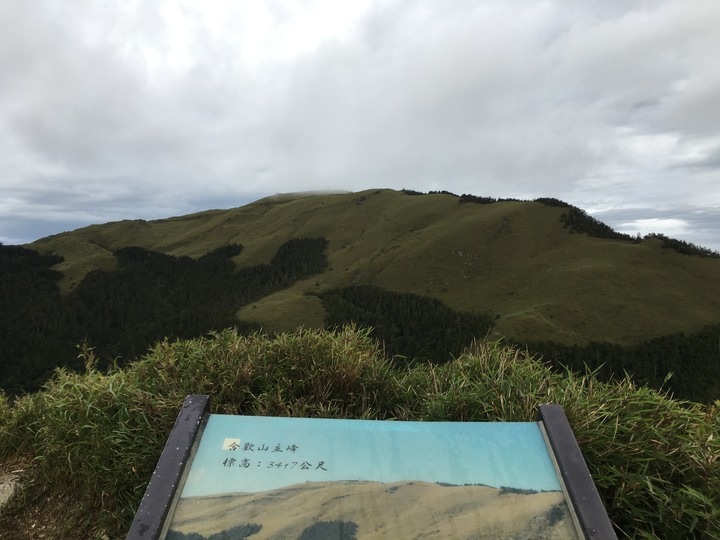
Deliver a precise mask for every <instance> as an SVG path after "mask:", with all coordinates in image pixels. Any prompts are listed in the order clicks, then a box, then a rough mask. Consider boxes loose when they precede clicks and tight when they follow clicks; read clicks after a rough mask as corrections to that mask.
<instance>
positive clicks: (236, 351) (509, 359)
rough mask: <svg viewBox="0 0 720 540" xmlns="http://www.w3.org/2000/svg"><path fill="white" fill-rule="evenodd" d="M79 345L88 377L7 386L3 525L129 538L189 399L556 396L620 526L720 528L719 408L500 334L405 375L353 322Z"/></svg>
mask: <svg viewBox="0 0 720 540" xmlns="http://www.w3.org/2000/svg"><path fill="white" fill-rule="evenodd" d="M83 354H84V357H85V360H86V364H87V369H86V373H84V374H76V373H70V372H67V371H63V370H58V372H57V373H56V376H55V377H54V379H53V380H52V381H51V382H50V383H48V384H47V386H46V387H45V389H44V390H43V391H41V392H39V393H36V394H33V395H28V396H24V397H22V398H19V399H17V400H16V401H14V402H13V403H10V402H9V401H8V400H7V399H5V398H4V397H0V463H2V461H12V460H31V461H30V463H31V464H30V466H29V467H28V470H27V473H26V476H25V478H24V479H23V486H24V489H23V490H22V492H21V493H20V495H19V496H18V497H16V498H15V500H14V501H13V502H12V504H11V505H10V506H8V507H6V508H5V509H4V510H3V512H2V515H0V531H11V530H12V527H14V525H12V524H13V523H14V524H17V523H20V524H22V523H29V521H30V520H31V519H32V518H33V516H36V515H37V513H38V512H39V511H44V512H47V515H54V516H55V517H56V520H55V521H56V522H57V526H56V527H55V529H54V531H53V533H54V535H55V537H58V538H81V537H82V538H84V537H88V538H90V537H103V535H105V537H108V538H122V537H123V536H124V533H125V531H126V530H127V528H128V526H129V523H130V521H131V520H132V517H133V515H134V512H135V510H136V507H137V504H138V502H139V500H140V498H141V496H142V493H143V492H144V489H145V486H146V484H147V482H148V480H149V478H150V475H151V474H152V470H153V468H154V466H155V463H156V461H157V459H158V457H159V455H160V452H161V450H162V447H163V444H164V441H165V439H166V437H167V435H168V433H169V431H170V429H171V427H172V424H173V422H174V419H175V416H176V414H177V411H178V409H179V407H180V405H181V404H182V401H183V399H184V397H185V395H187V394H209V395H210V396H211V397H212V399H211V408H212V411H213V412H216V413H228V414H252V415H276V416H305V417H336V418H366V419H389V418H396V419H402V420H430V421H432V420H455V421H484V420H489V421H528V420H534V418H535V414H536V411H537V406H538V405H539V404H542V403H547V402H553V403H559V404H560V405H562V406H563V407H564V408H565V411H566V413H567V415H568V417H569V419H570V422H571V425H572V427H573V429H574V432H575V434H576V437H577V439H578V442H579V444H580V446H581V448H582V450H583V453H584V455H585V458H586V460H587V461H588V465H589V467H590V470H591V472H592V473H593V477H594V479H595V482H596V484H597V486H598V489H599V490H600V493H601V495H602V497H603V499H604V501H605V504H606V507H607V509H608V512H609V514H610V517H611V519H612V520H613V522H614V524H615V526H616V527H617V529H618V531H619V533H620V534H621V535H623V534H624V535H626V536H628V537H644V538H693V537H697V538H720V533H719V532H718V531H720V460H719V459H718V458H719V457H720V414H718V405H720V403H716V404H715V405H711V406H701V405H697V404H692V403H684V402H678V401H674V400H671V399H669V398H667V397H665V396H663V395H661V394H659V393H657V392H655V391H652V390H649V389H646V388H639V387H636V386H635V385H634V384H633V383H632V382H630V381H629V380H622V381H619V382H617V383H612V384H608V383H600V382H598V381H597V380H595V378H594V377H593V376H592V374H588V375H586V376H577V375H573V374H572V373H567V374H564V375H561V374H557V373H554V372H552V371H551V370H550V369H549V368H547V367H546V366H544V365H543V364H541V363H540V362H538V361H536V360H534V359H532V358H530V357H528V356H527V355H526V354H525V353H523V352H521V351H518V350H516V349H512V348H507V347H504V346H502V345H501V344H499V343H492V342H489V343H481V344H478V345H477V346H476V347H474V349H473V351H471V352H468V353H466V354H464V355H462V356H461V357H459V358H457V359H456V360H454V361H452V362H450V363H448V364H445V365H440V366H429V365H426V366H416V367H412V368H408V369H403V370H396V369H394V368H392V367H391V364H390V363H389V362H388V361H387V360H386V359H385V358H384V356H383V354H382V352H381V351H380V349H379V348H378V345H377V344H376V343H375V342H374V341H373V340H372V339H371V338H370V337H369V335H368V332H367V331H365V330H361V329H357V328H354V327H348V328H345V329H344V330H343V331H341V332H338V333H336V334H334V333H330V332H325V331H305V330H299V331H296V332H294V333H290V334H281V335H279V336H277V337H275V338H272V339H271V338H268V337H266V336H263V335H260V334H256V335H252V336H249V337H241V336H238V335H237V334H236V333H235V332H233V331H231V330H227V331H224V332H221V333H219V334H215V335H212V336H209V337H207V338H203V339H196V340H188V341H178V342H175V343H169V342H162V343H159V344H157V345H156V346H155V347H154V348H153V349H152V350H151V351H150V352H149V354H148V355H147V356H146V357H145V358H143V359H142V360H141V361H139V362H137V363H135V364H133V365H131V366H129V367H127V368H125V369H118V370H113V371H111V372H110V373H108V374H103V373H101V372H99V371H98V370H97V369H95V368H94V364H95V362H96V359H95V358H94V356H93V353H92V351H90V350H85V351H84V353H83ZM1 534H2V533H0V535H1Z"/></svg>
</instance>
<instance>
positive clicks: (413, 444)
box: [165, 415, 583, 540]
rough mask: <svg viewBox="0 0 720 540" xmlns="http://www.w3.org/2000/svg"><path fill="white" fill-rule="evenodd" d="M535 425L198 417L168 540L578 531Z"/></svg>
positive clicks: (569, 534)
mask: <svg viewBox="0 0 720 540" xmlns="http://www.w3.org/2000/svg"><path fill="white" fill-rule="evenodd" d="M576 523H577V520H576V518H575V516H574V513H573V510H572V505H569V504H568V502H567V500H566V496H565V494H564V492H563V485H562V484H561V481H560V480H559V478H558V474H557V471H556V467H555V464H554V461H553V457H552V455H551V451H549V450H548V446H547V444H546V440H545V437H544V436H543V429H542V424H541V423H535V422H510V423H489V422H482V423H479V422H399V421H373V420H332V419H305V418H271V417H247V416H227V415H209V416H208V419H207V424H206V426H205V428H204V431H203V432H202V436H201V438H200V441H199V444H198V445H197V449H196V452H195V455H194V457H193V458H192V461H191V464H190V467H189V470H188V471H187V473H186V478H185V482H184V484H183V485H182V486H181V490H180V493H179V498H178V499H177V501H176V504H175V505H174V512H172V515H171V516H170V517H169V520H168V524H167V525H166V526H165V532H166V534H167V536H166V537H167V538H168V539H171V540H190V539H193V540H201V539H211V538H213V539H216V538H217V539H220V538H251V539H261V538H293V539H295V538H299V539H304V540H309V539H314V538H342V539H354V538H358V539H361V538H373V539H380V538H393V539H396V538H555V539H571V538H572V539H576V538H582V537H583V536H582V535H579V534H578V528H577V526H576Z"/></svg>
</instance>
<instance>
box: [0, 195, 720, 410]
mask: <svg viewBox="0 0 720 540" xmlns="http://www.w3.org/2000/svg"><path fill="white" fill-rule="evenodd" d="M0 247H2V248H4V249H3V250H2V253H3V254H4V255H3V260H2V264H3V269H4V270H3V272H4V273H5V277H4V284H2V286H3V287H4V290H7V291H9V292H8V293H6V294H5V298H6V300H5V301H6V302H7V306H6V307H5V308H4V309H3V311H4V313H5V319H3V321H0V323H2V324H0V327H4V328H5V334H6V335H5V336H2V335H0V338H2V340H3V345H4V351H5V352H4V354H5V358H4V359H3V358H0V386H3V387H5V388H6V389H10V390H15V391H17V390H18V389H33V388H36V387H37V385H38V384H40V383H41V382H42V381H43V380H45V379H46V378H47V377H48V376H49V373H50V370H51V368H52V367H53V366H55V365H68V366H70V367H73V368H81V367H82V366H80V365H79V360H77V358H76V357H77V352H76V351H75V350H74V346H75V345H76V344H78V343H80V342H83V341H85V342H87V344H88V345H89V346H95V347H97V348H98V352H99V353H100V356H101V357H103V358H105V359H106V360H105V362H106V363H110V362H111V361H112V359H113V358H116V359H118V360H119V361H120V362H125V361H128V360H132V359H134V358H137V357H138V356H139V355H140V354H142V353H143V352H144V351H145V350H147V347H149V346H150V345H152V344H153V343H155V342H156V341H157V340H161V339H163V338H164V337H168V338H170V339H175V338H189V337H193V336H196V335H202V334H203V333H206V332H208V331H211V330H219V329H221V328H223V327H226V326H232V325H238V326H239V327H240V328H241V329H246V330H250V329H253V328H260V327H262V328H263V329H265V330H266V331H268V332H277V331H285V330H292V329H294V328H296V327H298V326H305V327H321V326H323V325H329V326H333V325H341V324H343V323H348V322H357V323H359V324H363V325H369V326H374V327H375V329H376V330H375V336H376V337H377V338H378V339H381V340H383V341H384V343H385V345H386V350H387V352H388V353H389V354H390V355H400V356H398V357H397V358H401V357H406V359H407V361H412V360H413V359H422V360H432V361H445V360H447V358H448V355H452V356H456V355H457V354H459V353H460V352H461V351H462V349H463V348H464V347H466V346H468V345H470V344H471V342H472V339H473V338H483V337H485V336H486V335H489V336H490V337H491V338H500V337H503V338H505V339H508V340H511V341H513V342H515V343H518V344H520V345H522V346H527V347H529V348H530V349H531V351H533V352H535V353H538V354H541V355H544V356H545V357H546V359H548V360H549V361H551V362H552V363H553V364H554V365H556V366H560V365H566V366H571V367H573V368H579V369H582V368H583V366H585V365H587V366H589V367H591V368H593V369H598V370H600V371H599V375H601V376H602V377H604V378H610V377H613V376H619V375H622V373H623V372H624V371H628V372H631V373H633V374H635V375H636V380H638V381H639V382H646V383H648V384H651V385H653V386H655V387H658V386H661V385H662V384H664V381H665V377H666V375H667V374H668V373H669V372H672V371H674V372H675V373H676V376H675V378H674V379H672V380H671V383H670V384H669V385H667V386H666V388H669V389H670V390H672V391H673V392H675V393H676V395H678V396H680V397H686V398H689V399H695V400H699V401H707V400H712V399H715V398H717V397H718V396H719V395H720V348H718V346H717V344H718V343H720V326H719V325H718V323H720V316H719V314H720V309H719V307H720V306H719V303H720V257H719V256H718V254H717V253H713V252H711V251H710V250H706V249H704V248H699V247H697V246H694V245H692V244H687V243H684V242H679V241H674V240H672V239H669V238H666V237H663V236H661V235H651V236H648V237H645V238H644V239H641V238H633V237H630V236H627V235H622V234H619V233H616V232H614V231H612V229H610V228H609V227H607V226H606V225H604V224H602V223H600V222H598V221H596V220H594V219H593V218H591V217H589V216H588V215H587V214H586V213H585V212H583V211H582V210H581V209H578V208H575V207H572V206H570V205H567V204H566V203H563V202H562V201H558V200H556V199H547V198H546V199H538V200H536V201H518V200H496V199H491V198H484V197H477V196H469V195H463V196H460V197H458V196H456V195H453V194H450V193H430V194H420V193H417V192H412V191H403V192H398V191H392V190H368V191H364V192H359V193H339V194H337V193H336V194H288V195H278V196H274V197H268V198H265V199H261V200H259V201H256V202H254V203H252V204H249V205H246V206H243V207H240V208H234V209H230V210H210V211H207V212H201V213H197V214H192V215H188V216H181V217H176V218H170V219H164V220H156V221H142V220H135V221H121V222H116V223H108V224H105V225H93V226H90V227H85V228H82V229H78V230H76V231H72V232H67V233H63V234H59V235H54V236H51V237H48V238H44V239H42V240H38V241H37V242H34V243H32V244H29V245H27V246H24V248H20V247H15V246H0ZM19 334H23V335H24V336H25V337H24V338H23V339H24V341H22V342H20V341H18V339H16V338H15V337H14V336H15V335H19ZM8 344H9V345H8ZM38 344H42V345H38ZM38 347H40V348H38ZM31 349H32V350H33V351H34V352H32V355H31V356H28V357H27V359H26V357H25V356H23V355H24V354H26V352H27V351H28V350H31ZM33 355H34V356H33ZM70 358H72V359H70ZM18 359H20V360H18ZM48 359H50V360H48ZM28 381H30V382H28Z"/></svg>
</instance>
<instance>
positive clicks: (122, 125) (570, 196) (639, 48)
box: [0, 0, 720, 238]
mask: <svg viewBox="0 0 720 540" xmlns="http://www.w3.org/2000/svg"><path fill="white" fill-rule="evenodd" d="M267 5H268V6H269V9H268V17H270V18H271V19H272V22H273V24H274V28H275V29H276V30H277V32H282V31H283V29H284V28H285V27H284V26H283V25H285V24H286V23H288V22H289V21H291V20H292V17H293V16H294V15H293V13H294V11H295V10H296V9H300V8H297V5H295V4H292V3H288V2H282V1H276V2H272V3H268V4H267ZM167 9H174V10H177V11H178V13H179V15H178V16H180V17H188V21H190V22H189V23H188V25H187V28H186V34H185V36H184V39H185V42H183V44H181V45H183V47H185V48H186V49H187V51H186V53H187V54H186V57H182V55H181V58H179V59H178V58H174V57H173V56H172V55H169V54H167V53H169V52H172V51H174V49H173V47H177V46H178V43H177V42H176V41H175V40H176V39H177V37H176V36H175V35H174V33H173V28H172V27H171V26H168V24H167V21H166V19H165V17H166V13H165V11H163V10H167ZM204 15H205V14H204V8H200V7H198V6H197V5H195V4H192V3H183V2H173V3H168V4H167V5H165V6H163V5H161V4H156V3H148V2H140V3H136V4H129V3H125V2H104V3H93V2H76V3H75V2H74V3H72V4H68V5H65V4H62V5H60V4H57V3H55V2H50V1H46V2H43V1H40V0H28V1H27V2H5V3H3V4H2V5H0V21H1V22H0V25H1V28H0V30H1V31H0V70H1V71H0V74H2V77H3V85H2V87H0V156H4V157H0V167H2V169H0V183H1V185H2V191H3V195H2V196H0V204H2V208H4V209H10V210H11V211H12V212H13V213H15V214H16V215H18V216H20V215H22V216H30V215H37V214H38V213H39V211H40V209H45V208H46V206H45V205H46V204H48V201H50V202H52V201H54V202H55V205H54V208H55V209H57V212H58V213H57V215H58V216H62V215H63V213H64V214H68V215H70V214H72V213H73V212H75V211H76V210H77V209H78V208H83V206H89V207H90V208H92V212H93V216H96V217H97V218H98V219H101V220H102V219H104V217H107V218H108V219H106V221H107V220H109V219H119V218H121V217H144V218H147V217H152V215H153V213H155V215H157V216H158V217H161V216H163V215H173V214H175V215H177V214H180V213H182V212H183V211H184V210H186V209H188V208H192V209H193V210H197V209H201V208H197V206H196V205H195V203H194V202H193V201H200V202H204V203H206V204H213V205H215V206H220V207H226V206H233V205H234V204H230V205H223V204H221V203H222V201H225V200H228V201H236V200H249V198H251V197H254V196H258V197H260V196H263V195H266V194H272V193H276V192H282V191H301V190H310V189H327V188H344V189H364V188H369V187H378V186H382V187H395V188H401V187H410V188H415V189H425V190H427V189H448V190H450V191H455V192H466V193H477V194H482V195H494V196H516V197H537V196H555V197H559V198H563V199H567V200H570V201H575V203H576V204H579V205H581V206H586V207H596V208H598V207H603V208H604V207H615V208H618V207H627V206H628V205H632V204H635V205H638V204H639V201H643V204H647V205H648V206H650V207H654V208H659V209H661V210H662V209H663V208H664V207H665V205H668V204H677V205H678V207H682V208H684V209H685V210H687V211H688V212H690V211H691V210H692V209H694V208H698V207H699V206H698V205H700V206H701V207H702V206H704V207H705V208H706V209H707V212H708V213H712V212H714V211H716V210H717V208H720V200H718V199H717V198H718V197H719V196H720V195H718V190H717V177H718V176H717V175H718V171H719V170H720V157H718V150H717V148H720V146H718V144H720V128H718V126H720V116H718V115H720V112H718V111H720V108H718V107H716V106H714V101H713V100H714V98H715V96H717V95H718V91H720V79H719V78H717V76H715V75H714V71H716V70H713V68H714V67H716V58H715V56H716V54H715V51H717V50H718V49H720V33H718V32H717V30H716V28H717V25H718V23H720V5H719V4H717V2H715V1H714V0H708V1H699V2H697V3H695V4H693V6H692V7H690V6H688V5H687V4H683V3H676V2H670V1H665V2H654V1H653V2H650V1H648V2H636V3H633V4H630V5H628V4H627V3H625V2H620V1H609V2H602V3H592V4H587V3H585V4H575V5H568V4H560V3H555V2H543V3H537V2H529V1H528V2H525V1H519V0H518V1H510V2H506V1H503V2H482V3H478V2H474V1H464V0H463V1H459V2H452V3H451V4H448V3H447V2H440V1H433V0H421V1H419V2H418V1H405V0H398V1H390V2H372V3H371V4H370V6H369V8H368V10H367V12H366V14H365V16H364V18H362V19H359V20H358V21H356V26H355V27H354V28H353V29H352V30H351V31H350V32H349V33H348V34H347V35H345V36H339V37H335V38H332V39H328V40H326V41H325V42H324V43H321V44H320V45H319V46H318V48H317V49H315V50H308V51H305V52H303V53H302V54H300V55H298V56H297V57H295V58H285V57H271V56H268V57H267V58H265V59H262V61H256V62H254V63H253V62H250V61H249V54H250V53H249V51H248V50H245V49H243V48H242V47H241V46H240V45H239V43H241V42H242V38H243V37H244V36H245V35H246V34H247V33H249V32H252V31H253V28H254V24H255V21H253V20H249V19H243V18H241V17H227V18H226V19H225V20H223V21H222V25H221V26H222V29H223V30H222V31H217V32H211V31H210V30H208V29H207V28H206V27H205V26H204V24H205V22H204V19H203V17H204ZM181 48H182V47H181ZM153 55H155V56H153ZM663 141H664V142H663ZM668 141H671V142H668ZM660 142H663V144H667V146H668V148H667V152H665V150H664V149H659V148H658V145H659V144H660ZM7 156H14V157H12V158H9V157H7ZM2 197H4V198H5V199H2ZM703 200H704V202H703ZM8 201H9V202H8ZM213 201H216V202H217V203H218V204H215V203H214V202H213ZM663 211H664V210H663ZM648 212H649V211H648ZM123 213H125V214H127V215H123ZM137 214H142V215H137ZM648 215H653V214H652V213H649V214H648ZM708 219H709V218H708ZM698 223H699V222H698ZM712 223H713V222H712V220H709V221H708V222H707V225H708V226H711V225H712ZM699 227H700V225H699V224H698V225H697V231H698V234H705V233H703V232H702V231H703V230H704V229H700V228H699ZM718 230H720V229H718ZM6 236H7V235H6ZM16 236H17V235H16ZM698 238H700V237H698ZM702 238H704V237H702Z"/></svg>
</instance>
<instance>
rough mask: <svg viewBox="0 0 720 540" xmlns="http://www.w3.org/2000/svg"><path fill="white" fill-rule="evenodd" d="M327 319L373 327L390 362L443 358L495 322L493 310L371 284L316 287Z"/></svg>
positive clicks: (333, 324) (456, 352) (337, 323)
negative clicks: (454, 305)
mask: <svg viewBox="0 0 720 540" xmlns="http://www.w3.org/2000/svg"><path fill="white" fill-rule="evenodd" d="M318 296H319V297H320V299H321V300H322V302H323V306H324V307H325V312H326V319H325V324H326V325H327V326H328V327H331V328H332V327H336V328H337V327H341V326H343V325H346V324H349V323H355V324H358V325H360V326H364V327H370V328H372V335H373V337H375V338H376V339H378V340H379V341H380V342H382V344H383V346H384V347H385V352H386V353H387V354H388V356H389V357H394V362H395V363H396V364H397V363H400V364H405V363H413V362H428V361H434V362H446V361H448V360H450V359H451V358H452V357H453V356H458V355H459V354H460V353H462V352H463V350H464V349H465V347H467V346H468V345H470V344H471V343H472V340H473V339H475V338H479V339H482V338H483V337H485V336H486V335H487V333H488V332H489V331H490V329H492V327H493V326H494V324H495V316H494V315H493V314H492V313H489V312H484V313H469V312H461V311H454V310H452V309H450V308H449V307H448V306H446V305H445V304H444V303H443V302H441V301H440V300H436V299H434V298H429V297H427V296H421V295H418V294H411V293H396V292H390V291H387V290H384V289H381V288H380V287H376V286H373V285H354V286H347V287H340V288H337V289H332V290H328V291H325V292H322V293H319V294H318Z"/></svg>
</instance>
